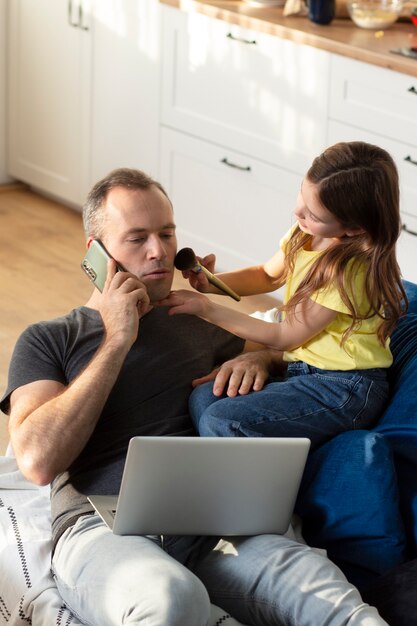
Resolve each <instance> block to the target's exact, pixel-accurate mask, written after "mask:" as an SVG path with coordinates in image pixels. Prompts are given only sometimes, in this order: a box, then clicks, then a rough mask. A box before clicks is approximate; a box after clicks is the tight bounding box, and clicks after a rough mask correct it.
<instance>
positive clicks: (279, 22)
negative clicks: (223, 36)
mask: <svg viewBox="0 0 417 626" xmlns="http://www.w3.org/2000/svg"><path fill="white" fill-rule="evenodd" d="M160 2H161V3H162V4H166V5H168V6H171V7H174V8H177V9H180V10H182V11H185V12H188V13H192V12H197V13H202V14H204V15H207V16H208V17H212V18H217V19H220V20H223V21H225V22H228V23H230V24H236V25H238V26H241V27H243V28H249V29H251V30H255V31H259V32H262V33H267V34H269V35H276V36H277V37H281V38H282V39H290V40H292V41H294V42H296V43H299V44H306V45H309V46H313V47H314V48H321V49H322V50H327V51H328V52H334V53H336V54H340V55H342V56H346V57H350V58H351V59H357V60H359V61H364V62H366V63H371V64H373V65H378V66H380V67H385V68H388V69H392V70H395V71H397V72H401V73H402V74H408V75H410V76H415V77H416V78H417V59H410V58H407V57H404V56H400V55H398V54H393V53H391V52H390V50H391V49H393V48H410V47H416V48H417V28H416V27H415V26H414V25H413V24H412V23H411V22H402V21H401V22H396V23H395V24H393V25H392V26H390V27H389V28H388V29H386V30H384V31H375V30H368V29H364V28H359V27H358V26H356V25H355V24H354V23H353V22H352V20H350V19H335V20H333V22H332V23H331V24H330V25H328V26H320V25H318V24H314V23H313V22H311V21H310V20H309V19H308V18H307V17H301V16H289V17H284V16H283V9H282V8H280V7H272V8H266V7H261V8H258V7H252V6H249V5H248V4H246V3H244V2H242V1H241V0H160ZM416 88H417V85H416Z"/></svg>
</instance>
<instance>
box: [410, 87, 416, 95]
mask: <svg viewBox="0 0 417 626" xmlns="http://www.w3.org/2000/svg"><path fill="white" fill-rule="evenodd" d="M408 91H409V92H410V93H415V94H416V95H417V89H416V88H415V87H414V85H412V86H411V87H409V89H408Z"/></svg>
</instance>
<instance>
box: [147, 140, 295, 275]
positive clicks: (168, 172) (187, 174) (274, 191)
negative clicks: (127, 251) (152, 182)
mask: <svg viewBox="0 0 417 626" xmlns="http://www.w3.org/2000/svg"><path fill="white" fill-rule="evenodd" d="M160 153H161V171H160V174H159V179H160V180H161V182H162V184H163V185H164V186H165V188H166V189H167V192H168V193H169V195H170V197H171V199H172V201H173V205H174V212H175V220H176V223H177V225H178V243H179V246H180V247H183V246H187V247H191V248H193V249H194V250H195V252H196V254H198V255H199V256H204V255H206V254H208V253H209V252H214V253H215V254H216V257H217V263H216V268H217V269H218V270H222V271H224V270H229V269H235V268H237V267H242V266H245V265H253V264H258V263H261V262H263V261H266V260H267V259H268V258H270V257H271V256H272V255H273V254H274V253H275V252H276V251H277V250H278V248H279V241H280V239H281V237H282V235H283V234H284V233H285V232H286V231H287V230H288V229H289V228H290V226H291V224H292V223H293V221H294V216H293V209H294V207H295V201H296V197H297V194H298V191H299V188H300V184H301V181H302V177H301V176H299V175H296V174H292V173H291V172H288V171H286V170H282V169H279V168H276V167H272V166H271V165H266V164H265V163H262V162H260V161H257V160H256V159H252V158H249V157H247V156H245V155H242V154H240V153H236V152H232V151H231V150H226V149H224V148H222V147H219V146H216V145H214V144H211V143H209V142H205V141H201V140H197V139H195V138H193V137H190V136H188V135H186V134H184V133H180V132H176V131H172V130H170V129H167V128H162V129H161V150H160ZM225 160H226V161H225Z"/></svg>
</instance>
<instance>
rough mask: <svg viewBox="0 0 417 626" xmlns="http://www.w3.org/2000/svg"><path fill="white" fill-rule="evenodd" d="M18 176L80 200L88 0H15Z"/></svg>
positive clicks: (13, 101) (12, 152)
mask: <svg viewBox="0 0 417 626" xmlns="http://www.w3.org/2000/svg"><path fill="white" fill-rule="evenodd" d="M9 15H10V22H9V26H10V48H9V52H10V54H9V59H10V62H9V77H10V80H9V90H10V94H9V137H8V143H9V147H8V170H9V173H10V175H12V176H14V177H16V178H18V179H21V180H23V181H25V182H27V183H29V184H31V185H33V186H35V187H38V188H39V189H41V190H44V191H47V192H49V193H51V194H54V195H56V196H58V197H59V198H63V199H65V200H67V201H69V202H74V203H76V204H78V203H79V202H80V201H81V200H82V198H83V196H84V194H85V191H86V186H87V184H88V183H87V181H88V163H89V157H88V146H89V138H88V123H89V93H90V31H89V30H88V28H89V13H88V6H87V2H86V0H84V1H83V0H36V2H33V0H13V1H12V2H10V3H9Z"/></svg>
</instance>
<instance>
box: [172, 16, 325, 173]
mask: <svg viewBox="0 0 417 626" xmlns="http://www.w3.org/2000/svg"><path fill="white" fill-rule="evenodd" d="M163 9H164V10H163V20H162V23H163V44H164V47H163V66H162V67H163V74H162V86H161V89H162V112H161V121H162V124H164V125H165V126H169V127H171V128H175V129H177V130H181V131H183V132H185V133H189V134H191V135H193V136H196V137H200V138H202V139H206V140H207V141H211V142H215V143H217V144H219V145H223V146H229V147H231V148H233V149H235V150H238V151H239V152H242V153H243V154H247V155H248V156H250V157H254V158H257V159H260V160H263V161H267V162H269V163H271V164H273V165H277V166H279V167H285V168H286V169H288V170H291V171H293V172H300V173H304V172H305V171H306V169H307V168H308V167H309V165H310V162H311V160H312V158H313V157H314V156H316V154H317V152H318V151H320V150H321V149H322V148H323V147H324V144H325V140H326V123H327V102H328V80H329V71H330V68H329V65H330V63H329V59H330V55H329V53H327V52H325V51H323V50H318V49H315V48H311V47H308V46H304V45H298V44H296V43H294V42H292V41H288V40H284V39H280V38H279V37H274V36H272V35H266V34H264V33H259V32H254V31H251V30H246V29H243V28H241V27H237V26H234V25H231V24H228V23H226V22H223V21H221V20H216V19H211V18H208V17H206V16H203V15H200V14H197V13H191V14H187V13H184V12H182V11H178V10H175V9H171V8H169V7H163Z"/></svg>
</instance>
